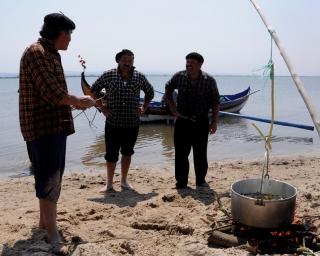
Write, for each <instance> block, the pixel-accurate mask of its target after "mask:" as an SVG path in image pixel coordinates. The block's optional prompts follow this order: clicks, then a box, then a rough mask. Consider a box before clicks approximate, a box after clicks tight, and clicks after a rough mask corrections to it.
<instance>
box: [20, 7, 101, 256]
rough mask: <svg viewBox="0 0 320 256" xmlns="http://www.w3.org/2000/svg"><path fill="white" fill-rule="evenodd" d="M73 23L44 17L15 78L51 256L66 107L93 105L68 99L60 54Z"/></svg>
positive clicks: (68, 125) (56, 238)
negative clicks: (17, 79)
mask: <svg viewBox="0 0 320 256" xmlns="http://www.w3.org/2000/svg"><path fill="white" fill-rule="evenodd" d="M74 29H75V24H74V23H73V21H72V20H70V19H69V18H68V17H66V16H65V15H63V14H60V13H52V14H48V15H46V16H45V17H44V24H43V26H42V29H41V31H40V35H41V38H40V39H39V40H38V41H37V42H36V43H34V44H32V45H30V46H29V47H28V48H27V49H26V50H25V51H24V53H23V55H22V58H21V62H20V76H19V79H20V81H19V118H20V128H21V132H22V135H23V137H24V140H25V141H27V145H28V149H29V150H30V158H31V161H32V164H33V169H34V178H35V189H36V196H37V197H38V198H39V205H40V221H39V228H42V229H46V230H47V232H48V239H49V242H50V243H51V244H52V249H53V251H54V252H58V253H60V252H61V250H62V248H63V247H62V245H61V243H62V240H61V237H60V235H59V233H58V230H57V225H56V218H57V201H58V199H59V196H60V191H61V181H62V175H63V172H64V166H65V153H66V139H67V136H68V135H70V134H72V133H74V127H73V119H72V115H71V109H70V105H72V106H74V107H75V108H78V109H86V108H89V107H92V106H94V105H95V101H94V99H92V98H91V97H88V96H82V97H77V96H73V95H70V94H69V93H68V89H67V84H66V80H65V76H64V72H63V68H62V64H61V58H60V54H59V53H58V50H67V48H68V45H69V42H70V40H71V33H72V31H73V30H74Z"/></svg>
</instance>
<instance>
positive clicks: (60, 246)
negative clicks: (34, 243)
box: [48, 231, 69, 255]
mask: <svg viewBox="0 0 320 256" xmlns="http://www.w3.org/2000/svg"><path fill="white" fill-rule="evenodd" d="M48 240H49V242H50V244H51V250H52V252H53V253H55V254H57V255H68V253H69V248H68V246H67V245H66V244H65V243H64V242H63V240H62V238H61V236H60V234H59V232H58V231H56V232H53V233H52V234H48Z"/></svg>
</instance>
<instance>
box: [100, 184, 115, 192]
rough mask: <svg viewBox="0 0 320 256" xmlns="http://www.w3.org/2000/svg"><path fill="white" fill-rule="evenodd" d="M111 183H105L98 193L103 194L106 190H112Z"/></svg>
mask: <svg viewBox="0 0 320 256" xmlns="http://www.w3.org/2000/svg"><path fill="white" fill-rule="evenodd" d="M113 190H114V189H113V185H112V184H107V185H105V186H104V187H103V188H102V189H100V190H99V193H101V194H104V193H106V192H108V191H113Z"/></svg>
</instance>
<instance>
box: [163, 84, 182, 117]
mask: <svg viewBox="0 0 320 256" xmlns="http://www.w3.org/2000/svg"><path fill="white" fill-rule="evenodd" d="M165 97H166V102H167V104H168V105H169V108H170V111H171V114H172V115H173V116H175V117H178V116H179V113H178V111H177V106H176V103H175V102H174V99H173V91H172V90H171V89H168V88H166V92H165Z"/></svg>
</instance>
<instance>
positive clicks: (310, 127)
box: [219, 111, 314, 131]
mask: <svg viewBox="0 0 320 256" xmlns="http://www.w3.org/2000/svg"><path fill="white" fill-rule="evenodd" d="M219 113H220V114H222V115H227V116H236V117H240V118H244V119H250V120H254V121H258V122H263V123H268V124H269V123H271V120H270V119H265V118H260V117H255V116H247V115H241V114H235V113H229V112H225V111H219ZM274 124H277V125H282V126H289V127H295V128H299V129H305V130H309V131H313V130H314V126H310V125H304V124H294V123H289V122H283V121H277V120H274Z"/></svg>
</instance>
